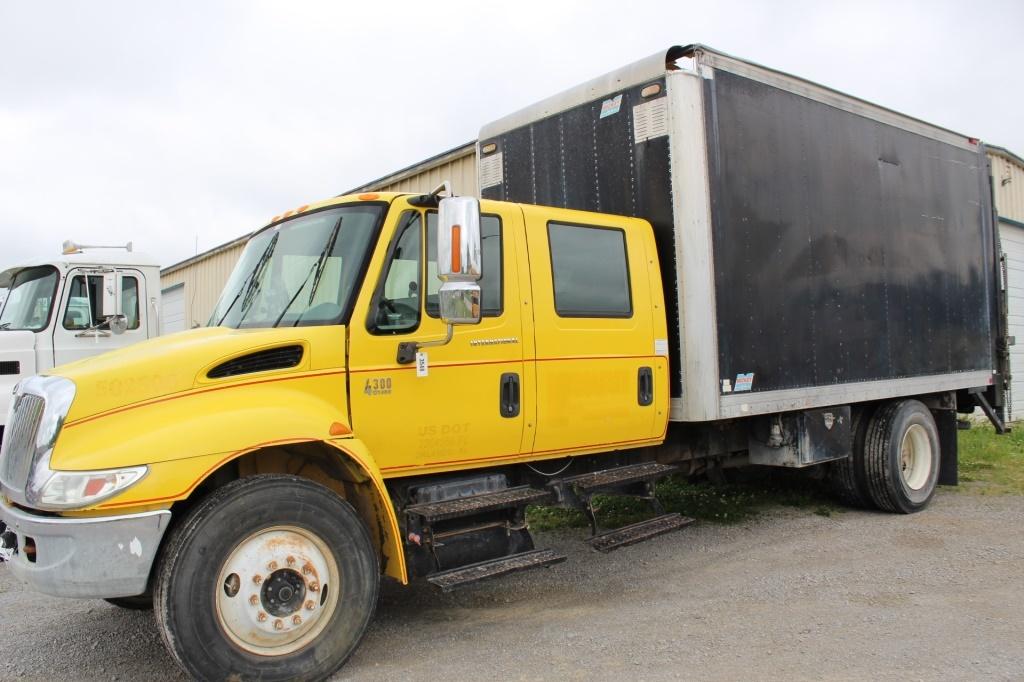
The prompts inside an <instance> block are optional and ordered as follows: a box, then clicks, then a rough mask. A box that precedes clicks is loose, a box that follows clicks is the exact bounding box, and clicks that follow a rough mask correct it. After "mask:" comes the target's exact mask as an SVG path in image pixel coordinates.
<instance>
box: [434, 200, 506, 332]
mask: <svg viewBox="0 0 1024 682" xmlns="http://www.w3.org/2000/svg"><path fill="white" fill-rule="evenodd" d="M480 238H481V242H482V248H483V251H482V253H481V257H482V259H483V260H482V263H481V267H482V270H483V272H482V273H481V274H482V275H483V276H482V277H481V278H480V290H481V295H482V301H481V302H482V303H483V307H482V308H483V309H482V311H481V312H482V315H483V317H500V316H501V313H502V311H503V310H504V300H505V299H504V291H503V287H502V277H503V274H504V273H503V272H502V265H501V264H502V240H501V219H500V218H498V216H494V215H482V216H480ZM427 270H428V271H427V276H426V284H427V302H426V310H427V315H430V316H431V317H439V316H440V311H439V310H438V302H437V291H438V289H440V288H441V280H439V279H438V278H437V212H436V211H431V212H430V213H428V214H427Z"/></svg>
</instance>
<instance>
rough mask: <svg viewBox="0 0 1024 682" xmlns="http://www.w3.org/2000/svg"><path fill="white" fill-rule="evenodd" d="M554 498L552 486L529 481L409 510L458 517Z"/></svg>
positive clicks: (435, 517) (438, 518)
mask: <svg viewBox="0 0 1024 682" xmlns="http://www.w3.org/2000/svg"><path fill="white" fill-rule="evenodd" d="M550 498H551V491H550V490H540V489H538V488H531V487H530V486H528V485H521V486H518V487H515V488H507V489H505V490H499V491H497V492H493V493H480V494H479V495H469V496H468V497H457V498H455V499H452V500H443V501H441V502H423V503H420V504H413V505H410V506H408V507H406V508H405V511H406V513H409V514H416V515H418V516H422V517H423V519H424V520H425V521H427V522H428V523H429V522H431V521H444V520H445V519H454V518H458V517H460V516H470V515H472V514H482V513H484V512H489V511H495V510H497V509H507V508H509V507H521V506H525V505H528V504H540V503H543V502H546V501H548V500H549V499H550Z"/></svg>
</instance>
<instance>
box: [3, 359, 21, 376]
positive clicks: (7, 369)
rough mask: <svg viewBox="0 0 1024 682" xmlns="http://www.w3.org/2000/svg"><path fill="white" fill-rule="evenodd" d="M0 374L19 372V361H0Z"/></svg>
mask: <svg viewBox="0 0 1024 682" xmlns="http://www.w3.org/2000/svg"><path fill="white" fill-rule="evenodd" d="M0 374H21V363H20V362H18V361H17V360H4V361H3V362H0Z"/></svg>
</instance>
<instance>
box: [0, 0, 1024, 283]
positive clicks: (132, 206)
mask: <svg viewBox="0 0 1024 682" xmlns="http://www.w3.org/2000/svg"><path fill="white" fill-rule="evenodd" d="M968 10H969V12H970V14H969V16H965V8H964V6H963V5H962V4H961V3H956V2H934V3H924V4H918V3H900V2H887V3H871V2H859V3H853V4H845V5H843V4H834V3H812V2H793V3H757V2H739V3H729V4H721V5H717V4H712V3H704V4H703V5H699V6H697V5H693V4H690V3H679V2H656V3H646V4H634V5H627V4H623V3H621V2H620V3H613V2H607V1H603V0H601V1H597V2H564V3H563V2H558V3H555V2H547V3H540V2H524V3H516V4H514V5H508V4H486V3H471V2H456V3H445V4H444V5H443V6H437V7H435V6H430V5H424V4H422V3H415V4H406V5H403V4H401V3H398V4H395V3H388V4H387V5H386V6H384V5H379V4H375V3H329V2H323V3H318V2H291V3H287V4H284V3H271V2H225V3H212V2H211V3H201V2H192V3H174V4H159V5H154V4H150V3H134V2H94V3H77V4H76V3H59V4H58V3H45V2H41V3H5V4H4V5H3V6H2V9H0V267H6V266H8V265H10V264H13V263H16V262H19V261H22V260H27V259H29V258H35V257H40V256H45V255H53V254H56V253H57V249H58V247H59V245H60V243H61V242H62V241H63V240H64V239H69V238H70V239H75V240H79V241H83V242H94V243H118V242H124V241H128V240H132V241H134V242H135V244H136V247H137V248H138V249H139V250H143V251H147V252H150V253H153V254H154V255H156V256H157V257H158V258H159V260H161V262H162V263H163V264H164V265H167V264H170V263H172V262H175V261H178V260H181V259H183V258H186V257H188V256H191V255H192V254H193V253H194V251H195V248H196V243H197V238H198V247H199V249H200V250H203V249H206V248H210V247H212V246H215V245H217V244H219V243H222V242H224V241H227V240H229V239H232V238H235V237H237V236H240V235H242V234H244V233H246V232H248V231H250V230H252V229H255V228H257V227H259V226H260V225H261V224H263V223H265V221H266V220H267V219H268V218H269V217H271V216H273V215H275V214H277V213H280V212H281V211H282V210H286V209H289V208H292V207H294V206H297V205H300V204H303V203H307V202H309V201H311V200H315V199H318V198H323V197H326V196H331V195H333V194H337V193H338V192H341V191H343V190H345V189H348V188H350V187H353V186H356V185H359V184H362V183H364V182H367V181H369V180H372V179H373V178H376V177H379V176H381V175H385V174H387V173H389V172H391V171H394V170H397V169H399V168H401V167H404V166H407V165H409V164H412V163H415V162H416V161H418V160H420V159H423V158H426V157H428V156H431V155H433V154H435V153H438V152H440V151H443V150H445V149H448V148H451V147H453V146H456V145H458V144H461V143H463V142H466V141H469V140H471V139H473V138H474V137H475V136H476V134H477V131H478V130H479V128H480V126H481V125H482V124H484V123H486V122H487V121H490V120H493V119H495V118H498V117H500V116H503V115H504V114H506V113H509V112H511V111H514V110H516V109H518V108H521V107H523V106H525V105H528V104H530V103H532V102H534V101H537V100H538V99H541V98H543V97H546V96H548V95H551V94H553V93H555V92H558V91H560V90H562V89H565V88H567V87H570V86H572V85H574V84H575V83H578V82H581V81H583V80H586V79H589V78H591V77H593V76H596V75H598V74H600V73H604V72H606V71H609V70H612V69H614V68H617V67H618V66H621V65H623V64H626V63H628V62H631V61H633V60H636V59H639V58H641V57H643V56H646V55H648V54H651V53H653V52H655V51H657V50H659V49H662V48H664V47H666V46H668V45H670V44H674V43H687V42H696V41H699V42H705V43H707V44H709V45H712V46H714V47H717V48H719V49H722V50H725V51H727V52H731V53H734V54H736V55H738V56H741V57H745V58H749V59H752V60H754V61H758V62H761V63H764V64H766V65H769V66H773V67H776V68H781V69H783V70H785V71H789V72H792V73H795V74H798V75H801V76H805V77H808V78H810V79H812V80H816V81H819V82H822V83H825V84H827V85H830V86H832V87H836V88H838V89H840V90H844V91H847V92H849V93H851V94H854V95H857V96H860V97H864V98H866V99H869V100H872V101H877V102H878V103H880V104H882V105H884V106H889V107H892V108H895V109H897V110H901V111H904V112H906V113H908V114H911V115H914V116H917V117H920V118H924V119H926V120H929V121H933V122H935V123H938V124H940V125H944V126H947V127H950V128H953V129H955V130H958V131H962V132H964V133H965V134H970V135H976V136H980V137H983V138H985V139H988V140H991V141H993V142H995V143H998V144H1001V145H1004V146H1007V147H1009V148H1010V149H1014V150H1016V151H1018V152H1021V151H1022V150H1024V130H1022V129H1021V128H1020V126H1019V119H1020V116H1019V114H1018V113H1015V112H1019V111H1020V110H1022V104H1024V103H1022V102H1021V99H1024V94H1022V93H1020V92H1019V90H1020V89H1019V88H1017V87H1015V84H1016V82H1017V79H1019V75H1018V74H1017V73H1016V70H1017V68H1018V66H1019V65H1018V64H1017V62H1018V61H1019V60H1016V61H1015V59H1014V57H1013V56H1012V53H1011V52H1010V47H1009V41H1010V40H1011V37H1012V36H1009V35H1007V36H1006V37H1005V38H1004V39H1003V40H1005V41H1006V43H1005V44H1006V47H1005V48H1001V47H1000V46H1001V45H1002V44H1003V43H1002V42H1001V41H1000V38H999V31H1000V30H1005V29H1008V28H1011V27H1017V26H1021V25H1024V10H1022V9H1021V7H1020V6H1019V4H1018V3H1012V2H1006V3H1002V2H980V3H978V2H975V3H972V4H971V6H970V7H969V8H968ZM979 26H986V27H991V30H989V31H986V30H982V29H981V28H979Z"/></svg>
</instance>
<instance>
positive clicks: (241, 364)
mask: <svg viewBox="0 0 1024 682" xmlns="http://www.w3.org/2000/svg"><path fill="white" fill-rule="evenodd" d="M301 361H302V346H282V347H281V348H271V349H270V350H261V351H258V352H256V353H250V354H249V355H243V356H242V357H240V358H235V359H234V360H228V361H227V362H224V363H221V364H219V365H217V366H216V367H214V368H213V369H211V370H210V371H209V372H207V373H206V376H207V377H208V378H210V379H223V378H224V377H233V376H238V375H239V374H252V373H253V372H266V371H268V370H272V369H288V368H289V367H295V366H296V365H298V364H299V362H301Z"/></svg>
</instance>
